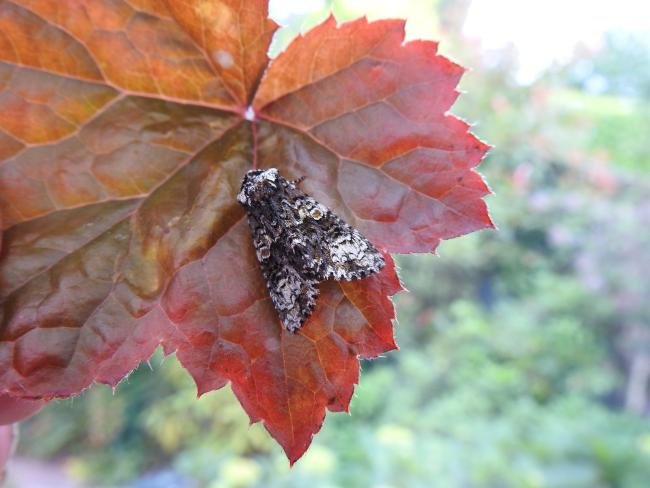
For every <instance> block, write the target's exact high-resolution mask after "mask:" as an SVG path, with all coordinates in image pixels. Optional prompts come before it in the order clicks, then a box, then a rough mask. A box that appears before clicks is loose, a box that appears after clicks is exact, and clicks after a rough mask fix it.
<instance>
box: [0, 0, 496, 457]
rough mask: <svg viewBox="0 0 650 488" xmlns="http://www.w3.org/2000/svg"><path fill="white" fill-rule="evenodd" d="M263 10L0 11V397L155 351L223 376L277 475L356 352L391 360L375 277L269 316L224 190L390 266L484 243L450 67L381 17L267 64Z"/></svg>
mask: <svg viewBox="0 0 650 488" xmlns="http://www.w3.org/2000/svg"><path fill="white" fill-rule="evenodd" d="M275 28H276V25H275V24H274V23H273V22H272V21H270V20H269V19H268V18H267V2H266V1H264V0H255V1H244V0H239V1H237V0H184V1H182V2H180V1H171V0H169V1H168V2H166V3H165V2H161V1H154V0H117V1H116V0H4V1H2V0H0V211H1V212H2V215H3V221H2V222H3V223H2V226H3V227H2V228H3V229H4V235H3V248H2V254H1V257H0V259H1V261H0V300H2V312H1V314H2V315H1V316H0V393H8V394H10V395H12V396H14V397H18V398H45V399H49V398H53V397H65V396H69V395H73V394H75V393H77V392H79V391H81V390H82V389H84V388H86V387H87V386H88V385H90V384H91V383H93V382H102V383H108V384H110V385H115V384H117V383H118V382H119V381H120V379H122V378H123V377H124V376H125V375H126V374H128V373H129V372H130V371H131V370H132V369H133V368H134V367H136V366H137V364H138V363H139V362H140V361H142V360H143V359H145V358H147V357H148V356H149V355H150V354H152V352H153V351H154V349H155V348H156V347H158V346H159V345H161V344H162V345H163V347H164V348H165V350H166V352H173V351H176V353H177V356H178V358H179V360H180V361H181V363H182V364H183V365H184V366H185V367H186V368H187V369H188V370H189V372H190V373H191V374H192V376H193V377H194V379H195V380H196V383H197V385H198V389H199V391H200V392H205V391H208V390H212V389H215V388H220V387H222V386H224V385H225V384H227V383H228V382H230V383H231V385H232V388H233V391H234V392H235V394H236V395H237V397H238V398H239V400H240V402H241V404H242V405H243V407H244V408H245V409H246V411H247V412H248V414H249V415H250V417H251V419H252V420H254V421H257V420H262V421H263V422H264V425H265V427H266V428H267V429H268V431H269V432H270V433H271V434H272V435H273V436H274V437H275V438H276V439H277V440H278V441H279V442H280V444H281V445H282V446H283V448H284V449H285V451H286V453H287V455H288V457H289V459H290V460H291V461H292V462H293V461H295V460H296V459H297V458H299V457H300V456H301V455H302V453H303V452H304V451H305V449H306V448H307V447H308V445H309V443H310V441H311V438H312V436H313V434H314V433H315V432H317V431H318V430H319V428H320V426H321V424H322V421H323V419H324V416H325V411H326V409H329V410H331V411H340V410H346V409H347V408H348V404H349V401H350V398H351V395H352V391H353V386H354V384H355V383H356V382H357V381H358V377H359V363H358V357H359V356H360V357H363V358H372V357H376V356H377V355H379V354H381V353H383V352H385V351H388V350H390V349H393V348H395V347H396V346H395V343H394V340H393V333H392V320H393V318H394V311H393V306H392V303H391V301H390V298H389V297H390V296H391V295H393V294H394V293H396V292H397V291H399V290H400V283H399V280H398V278H397V276H396V274H395V268H394V265H393V262H392V260H391V259H390V256H389V255H387V263H388V265H387V266H386V267H385V269H384V270H383V272H382V273H380V274H378V275H375V276H373V277H371V278H368V279H366V280H362V281H356V282H347V283H344V282H341V283H338V282H327V283H324V284H323V285H322V286H321V292H322V293H321V296H320V298H319V301H318V306H317V309H316V310H315V312H314V314H313V316H312V318H311V319H310V320H309V321H308V323H307V324H306V325H305V326H304V327H303V328H302V329H301V330H300V331H299V333H297V334H291V333H287V332H286V331H285V330H284V329H283V327H281V324H280V323H279V321H278V318H277V315H276V313H275V311H274V309H273V307H272V305H271V302H270V299H269V296H268V292H267V290H266V287H265V284H264V282H263V280H262V278H261V273H260V269H259V266H258V263H257V262H256V259H255V255H254V252H253V248H252V243H251V237H250V234H249V230H248V227H247V224H246V221H245V215H244V212H243V209H242V208H241V206H240V205H239V204H238V203H237V202H236V200H235V195H236V193H237V191H238V188H239V185H240V182H241V180H242V177H243V175H244V174H245V172H246V171H247V170H249V169H251V168H254V167H258V168H264V167H277V168H278V169H279V170H280V172H281V174H283V176H285V177H286V178H295V177H299V176H305V177H306V178H305V180H304V182H303V183H302V185H301V186H302V188H303V189H304V190H305V191H306V192H307V193H309V194H311V195H312V196H314V197H315V198H316V199H318V200H319V201H321V202H322V203H324V204H326V205H327V206H329V207H330V208H332V209H333V210H334V211H335V212H337V213H338V214H339V215H341V216H342V217H344V218H345V219H346V220H347V221H348V222H349V223H350V224H352V225H354V226H355V227H357V228H358V229H359V230H360V231H361V232H363V233H364V234H365V235H366V236H367V237H368V238H369V239H370V240H371V241H372V242H373V243H375V244H376V245H377V246H378V247H380V248H383V249H385V251H386V252H387V253H388V252H397V253H400V252H402V253H408V252H432V251H433V250H435V248H436V246H437V244H438V242H439V241H440V239H448V238H451V237H455V236H459V235H462V234H465V233H468V232H471V231H474V230H477V229H481V228H485V227H489V226H491V222H490V219H489V217H488V214H487V211H486V207H485V204H484V202H483V201H482V199H481V198H482V197H483V196H484V195H485V194H486V193H487V192H488V189H487V187H486V185H485V184H484V182H483V181H482V179H481V177H480V176H479V175H478V173H476V172H475V171H474V170H473V168H474V167H475V166H476V165H477V164H478V163H479V161H480V160H481V158H482V157H483V155H484V154H485V152H486V150H487V146H486V145H485V144H484V143H482V142H480V141H479V140H477V139H476V138H475V137H474V136H472V135H471V134H470V133H469V132H468V125H467V124H466V123H464V122H462V121H460V120H459V119H457V118H455V117H454V116H452V115H449V114H447V110H448V109H449V108H450V106H451V104H452V103H453V102H454V100H455V98H456V96H457V95H458V93H457V91H456V90H455V86H456V84H457V82H458V80H459V78H460V76H461V74H462V71H463V70H462V68H460V67H459V66H458V65H456V64H454V63H452V62H450V61H449V60H447V59H445V58H444V57H442V56H439V55H437V54H436V44H435V43H433V42H428V41H416V42H409V43H406V44H404V25H403V22H402V21H398V20H387V21H380V22H373V23H368V22H366V20H365V19H362V20H358V21H355V22H351V23H348V24H344V25H341V26H337V25H336V22H335V20H334V19H333V18H330V19H328V20H326V21H325V22H324V23H322V24H321V25H320V26H318V27H316V28H315V29H313V30H312V31H310V32H309V33H307V34H306V35H304V36H301V37H299V38H297V39H295V40H294V41H293V42H292V43H291V44H290V46H289V47H288V48H287V49H286V51H285V52H283V53H282V54H280V55H279V56H278V57H277V58H276V59H274V60H272V61H270V62H269V59H268V58H267V55H266V52H267V49H268V45H269V42H270V39H271V37H272V35H273V32H274V31H275Z"/></svg>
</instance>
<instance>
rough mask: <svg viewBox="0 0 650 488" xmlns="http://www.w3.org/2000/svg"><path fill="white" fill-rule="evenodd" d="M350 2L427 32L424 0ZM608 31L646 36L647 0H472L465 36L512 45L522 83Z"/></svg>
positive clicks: (319, 2) (283, 12) (297, 5)
mask: <svg viewBox="0 0 650 488" xmlns="http://www.w3.org/2000/svg"><path fill="white" fill-rule="evenodd" d="M349 2H350V5H351V6H353V7H354V8H355V9H359V10H360V11H365V12H366V13H369V14H371V17H377V15H380V16H381V15H386V16H408V15H409V14H410V15H411V17H416V18H415V19H412V20H411V24H412V25H413V27H416V26H415V24H416V23H417V24H418V26H417V27H418V28H416V32H411V34H415V36H416V37H420V36H426V34H423V33H425V32H430V30H431V29H430V28H429V26H428V23H427V21H426V20H427V19H425V18H424V17H426V15H424V12H422V11H421V8H422V7H421V5H423V2H418V1H417V0H349ZM323 5H324V1H323V0H271V3H270V10H271V16H272V17H273V18H275V19H276V20H278V21H279V22H281V23H282V21H283V20H285V19H287V18H288V17H289V16H290V15H296V14H297V15H307V14H310V13H312V12H315V11H318V10H319V9H321V8H322V7H323ZM425 8H429V7H425ZM419 24H422V25H419ZM407 30H408V28H407ZM612 30H623V31H635V32H638V31H644V32H646V33H648V36H650V0H615V1H614V0H473V2H472V4H471V6H470V10H469V13H468V18H467V22H466V24H465V28H464V34H465V35H466V36H467V37H468V38H472V39H476V40H478V41H480V43H481V46H482V47H483V48H484V49H486V50H491V49H500V48H504V47H507V46H509V45H512V46H514V48H515V49H516V50H517V57H518V64H519V70H520V71H519V78H520V80H521V81H524V82H526V81H529V80H532V79H533V78H535V76H536V75H537V74H538V73H539V72H540V71H542V70H543V69H544V68H546V67H548V66H549V65H550V64H552V63H553V61H556V60H560V61H562V60H566V59H568V58H570V57H571V55H572V54H573V52H574V49H575V46H576V45H577V44H587V45H597V43H598V42H599V40H600V39H601V38H602V35H603V33H605V32H607V31H612ZM429 37H431V36H429Z"/></svg>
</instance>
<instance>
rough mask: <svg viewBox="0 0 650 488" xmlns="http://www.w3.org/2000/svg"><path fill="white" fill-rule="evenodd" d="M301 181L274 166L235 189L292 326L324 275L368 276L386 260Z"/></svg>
mask: <svg viewBox="0 0 650 488" xmlns="http://www.w3.org/2000/svg"><path fill="white" fill-rule="evenodd" d="M298 183H299V181H289V180H287V179H285V178H283V177H282V176H281V175H280V174H279V172H278V170H277V169H276V168H269V169H265V170H261V169H255V170H251V171H249V172H248V173H246V175H245V176H244V179H243V181H242V185H241V189H240V191H239V194H238V195H237V201H239V203H241V204H242V205H243V206H244V207H245V209H246V213H247V216H248V223H249V226H250V229H251V233H252V235H253V245H254V247H255V253H256V254H257V260H258V261H259V263H260V267H261V268H262V274H263V276H264V279H265V280H266V284H267V287H268V290H269V294H270V296H271V301H272V302H273V306H274V307H275V309H276V311H277V312H278V315H279V317H280V319H281V320H282V323H283V325H284V327H285V328H286V329H287V330H288V331H290V332H295V331H297V330H298V329H299V328H300V327H301V326H302V325H303V324H304V323H305V321H306V320H307V319H308V318H309V317H310V315H311V313H312V312H313V310H314V307H315V306H316V298H317V297H318V284H319V283H320V282H321V281H325V280H329V279H333V280H337V281H341V280H346V281H347V280H357V279H361V278H365V277H367V276H369V275H371V274H373V273H377V272H378V271H380V270H381V269H382V268H383V267H384V265H385V264H386V263H385V260H384V257H383V256H382V254H381V253H380V252H379V251H378V250H377V249H376V248H375V246H373V245H372V243H370V241H368V239H366V238H365V237H364V236H363V235H361V233H360V232H359V231H358V230H357V229H355V228H353V227H351V226H350V225H348V224H347V223H345V222H344V221H343V220H342V219H341V218H340V217H338V216H337V215H336V214H334V212H332V211H331V210H330V209H329V208H327V207H326V206H325V205H323V204H322V203H319V202H317V201H316V200H314V199H313V198H312V197H310V196H309V195H307V194H305V193H304V192H303V191H301V190H300V189H299V188H298V187H297V186H296V185H297V184H298Z"/></svg>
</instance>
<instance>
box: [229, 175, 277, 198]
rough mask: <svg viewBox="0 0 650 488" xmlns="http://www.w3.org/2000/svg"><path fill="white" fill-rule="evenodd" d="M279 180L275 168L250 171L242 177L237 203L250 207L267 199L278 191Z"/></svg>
mask: <svg viewBox="0 0 650 488" xmlns="http://www.w3.org/2000/svg"><path fill="white" fill-rule="evenodd" d="M279 178H280V175H279V173H278V170H277V169H275V168H269V169H266V170H264V169H252V170H250V171H249V172H248V173H246V176H244V181H243V182H242V184H241V189H240V190H239V194H238V195H237V201H238V202H239V203H241V204H243V205H251V204H254V203H257V202H259V201H261V200H264V199H266V198H268V197H269V196H271V195H272V194H273V193H275V192H276V191H277V190H278V183H279V181H278V180H279Z"/></svg>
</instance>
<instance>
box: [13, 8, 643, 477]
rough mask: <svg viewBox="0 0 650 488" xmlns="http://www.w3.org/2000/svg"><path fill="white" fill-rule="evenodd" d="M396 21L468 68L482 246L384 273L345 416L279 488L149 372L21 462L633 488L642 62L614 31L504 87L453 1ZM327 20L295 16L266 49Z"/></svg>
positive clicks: (631, 41) (340, 12) (496, 65)
mask: <svg viewBox="0 0 650 488" xmlns="http://www.w3.org/2000/svg"><path fill="white" fill-rule="evenodd" d="M376 3H378V4H381V3H382V2H376ZM330 4H331V7H332V8H333V9H334V11H335V12H336V13H337V16H338V18H339V19H340V20H344V19H348V18H352V17H356V16H357V15H358V14H359V13H363V12H360V11H357V10H354V9H353V8H351V7H350V4H353V5H354V4H356V3H355V2H344V1H334V2H330ZM407 4H408V8H412V9H415V10H414V11H413V12H408V11H407V12H404V14H407V15H408V14H409V13H410V14H411V17H412V18H414V19H415V18H417V19H418V23H417V25H418V26H422V25H424V26H433V27H432V29H433V30H434V31H435V32H431V33H430V34H429V36H430V37H436V38H440V39H441V40H442V43H441V47H442V50H443V52H444V53H446V54H448V55H450V56H451V57H452V58H453V59H455V60H457V61H459V62H460V63H461V64H463V65H465V66H471V67H472V68H473V69H472V71H470V72H469V73H468V75H467V76H466V77H465V79H464V81H463V83H462V89H463V90H465V91H466V93H465V94H464V95H463V96H462V97H461V99H460V101H459V102H458V103H457V104H456V105H455V107H454V112H455V113H457V114H459V115H461V116H463V117H465V118H466V119H467V120H469V121H472V122H477V125H476V127H475V129H474V130H475V132H476V133H477V134H478V135H479V136H480V137H481V138H483V139H485V140H487V141H489V142H490V143H491V144H493V145H494V146H495V149H494V150H493V151H492V152H491V153H490V155H489V157H488V158H487V160H486V161H485V162H484V164H483V165H482V166H481V171H482V172H483V173H484V174H485V176H486V177H487V180H488V181H489V182H490V183H491V185H492V187H493V188H494V190H495V195H494V196H492V197H490V198H488V203H489V205H490V207H491V209H492V215H493V218H494V220H495V222H496V223H497V225H498V226H499V231H498V232H482V233H478V234H476V235H472V236H468V237H465V238H463V239H459V240H455V241H450V242H446V243H443V244H442V245H441V247H440V249H439V257H434V256H404V257H400V258H399V264H400V266H401V277H402V279H403V281H404V283H405V284H406V286H407V287H408V288H409V289H410V293H409V294H402V295H400V296H399V297H398V299H397V310H398V315H399V325H398V326H397V336H398V342H399V344H400V345H401V351H399V352H396V353H391V354H389V355H387V357H385V358H383V359H380V360H377V361H374V362H365V363H364V365H363V366H364V371H363V375H362V378H361V384H360V386H359V387H358V388H357V394H356V397H355V398H354V400H353V402H352V406H351V411H352V415H351V416H346V415H344V414H338V415H330V418H329V420H328V421H327V422H326V423H325V426H324V428H323V430H322V431H321V433H320V434H319V435H318V436H317V438H316V440H315V442H314V444H313V446H312V447H311V449H310V450H309V451H308V453H307V454H306V455H305V457H304V458H303V459H302V460H301V461H299V462H298V463H297V465H296V466H295V467H294V468H293V469H292V470H291V471H290V470H289V468H288V466H287V462H286V459H285V457H284V456H283V454H282V453H281V452H280V448H279V447H278V446H277V444H275V443H274V442H273V441H271V440H270V438H269V437H268V435H267V434H266V433H265V432H264V430H263V429H262V428H261V427H260V426H259V425H254V426H252V427H249V425H248V419H247V417H246V416H245V414H244V413H243V412H242V410H241V408H240V406H239V405H238V403H237V401H236V400H235V399H234V397H233V395H232V393H231V392H230V391H229V390H228V389H223V390H221V391H218V392H213V393H210V394H207V395H205V396H204V397H202V398H201V399H200V400H196V392H195V387H194V385H193V383H192V381H191V379H190V378H189V375H187V374H186V373H185V372H184V371H182V370H181V369H180V367H179V366H178V364H177V362H176V360H175V359H174V358H173V357H171V358H166V359H164V358H162V356H155V357H154V358H153V359H152V360H151V361H150V366H151V367H148V366H147V365H145V366H144V367H141V368H140V369H139V370H137V371H136V372H135V373H134V374H132V375H131V376H130V377H129V379H128V380H127V381H125V382H124V383H123V384H121V385H120V386H119V388H118V389H117V392H116V393H113V392H112V391H110V390H109V389H107V388H103V387H95V388H92V389H91V390H89V391H87V392H86V393H84V394H83V395H81V396H80V397H78V398H76V399H74V400H70V401H61V402H55V403H52V404H50V405H49V406H48V407H47V408H46V409H45V410H44V411H43V412H42V413H41V414H39V415H38V416H36V417H35V418H33V419H32V420H30V421H29V422H28V423H26V424H25V425H23V428H22V441H21V447H20V455H21V456H23V457H32V458H39V459H43V460H49V461H51V462H56V463H59V464H60V465H62V466H63V467H64V468H65V469H66V470H67V471H68V472H69V473H70V474H71V475H72V476H73V477H75V478H76V479H78V480H81V482H84V483H87V484H92V485H96V484H100V485H113V486H116V485H117V486H130V487H141V488H144V487H150V488H154V487H167V486H170V487H171V486H174V487H184V486H187V487H194V486H196V487H199V486H200V487H203V486H207V487H211V488H222V487H223V488H227V487H233V488H235V487H242V488H243V487H302V486H310V487H312V488H317V487H337V486H342V487H348V486H350V487H352V486H354V487H356V486H359V487H362V486H363V487H365V486H376V487H420V486H421V487H431V486H440V487H475V486H477V487H510V486H513V487H520V486H521V487H610V486H611V487H644V486H650V396H649V394H648V386H649V378H650V281H649V280H648V275H650V230H649V229H650V141H649V138H648V127H650V44H649V43H648V42H647V39H643V38H641V37H639V36H634V35H630V34H628V33H623V32H611V33H610V34H608V36H607V37H606V38H605V40H604V42H603V44H602V46H601V48H600V49H596V50H587V49H583V50H581V51H580V50H579V51H577V52H576V55H575V58H574V59H573V60H571V61H570V62H568V63H566V64H564V65H558V66H555V67H553V68H551V69H548V70H547V71H546V72H544V73H543V74H542V75H541V76H540V77H539V78H538V79H537V80H536V81H534V82H533V83H531V84H526V85H521V84H518V83H517V82H516V81H515V80H516V77H515V75H516V67H517V63H516V59H515V57H514V56H513V52H512V51H507V50H506V51H500V52H498V53H492V55H490V56H486V55H485V54H484V53H482V52H481V51H480V50H479V49H478V47H477V46H474V45H472V44H469V43H468V42H467V41H466V40H464V39H463V38H462V36H461V35H460V30H461V27H462V24H463V20H464V15H465V13H466V8H467V5H468V2H459V1H445V0H440V1H430V0H421V1H419V2H407ZM405 5H406V4H405ZM404 8H405V9H406V8H407V7H404ZM377 9H378V14H381V13H383V12H381V11H379V10H380V9H379V7H377ZM324 15H326V12H325V9H323V10H322V11H319V12H318V13H310V14H308V15H302V16H296V17H293V18H291V19H290V22H289V26H288V27H287V28H286V29H285V30H284V31H283V32H282V34H281V35H280V36H279V37H278V39H276V43H275V44H274V47H273V49H274V50H275V51H276V52H277V51H278V50H280V49H281V48H282V46H283V44H285V43H286V42H288V40H289V39H290V38H291V37H292V36H293V35H295V33H296V32H298V31H299V30H300V29H301V28H304V27H306V26H308V25H312V24H313V23H314V22H316V21H318V20H320V19H322V18H323V16H324ZM417 33H419V34H422V32H417ZM549 35H552V31H549Z"/></svg>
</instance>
